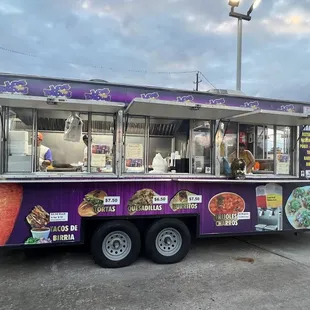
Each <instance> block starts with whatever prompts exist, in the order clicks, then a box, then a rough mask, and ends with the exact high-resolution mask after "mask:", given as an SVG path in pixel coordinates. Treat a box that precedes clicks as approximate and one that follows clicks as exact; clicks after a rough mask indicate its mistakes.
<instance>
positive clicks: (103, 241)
mask: <svg viewBox="0 0 310 310" xmlns="http://www.w3.org/2000/svg"><path fill="white" fill-rule="evenodd" d="M140 249H141V239H140V233H139V230H138V229H137V228H136V226H135V225H133V224H132V223H130V222H127V221H111V222H107V223H105V224H103V225H102V226H100V227H99V228H98V229H97V230H96V231H95V233H94V234H93V237H92V241H91V251H92V255H93V257H94V260H95V262H96V263H97V264H98V265H99V266H101V267H104V268H120V267H125V266H129V265H131V264H132V263H133V262H134V261H136V260H137V258H138V256H139V253H140Z"/></svg>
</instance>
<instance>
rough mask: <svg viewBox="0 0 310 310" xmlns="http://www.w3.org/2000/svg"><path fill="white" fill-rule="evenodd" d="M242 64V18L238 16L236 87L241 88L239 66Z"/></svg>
mask: <svg viewBox="0 0 310 310" xmlns="http://www.w3.org/2000/svg"><path fill="white" fill-rule="evenodd" d="M241 65H242V18H238V33H237V76H236V89H237V90H241V67H242V66H241Z"/></svg>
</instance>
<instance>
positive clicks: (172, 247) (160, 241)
mask: <svg viewBox="0 0 310 310" xmlns="http://www.w3.org/2000/svg"><path fill="white" fill-rule="evenodd" d="M155 245H156V249H157V251H158V252H159V253H160V254H161V255H163V256H173V255H175V254H176V253H177V252H178V251H179V250H180V248H181V246H182V236H181V234H180V233H179V231H178V230H176V229H174V228H165V229H163V230H162V231H160V232H159V234H158V235H157V237H156V240H155Z"/></svg>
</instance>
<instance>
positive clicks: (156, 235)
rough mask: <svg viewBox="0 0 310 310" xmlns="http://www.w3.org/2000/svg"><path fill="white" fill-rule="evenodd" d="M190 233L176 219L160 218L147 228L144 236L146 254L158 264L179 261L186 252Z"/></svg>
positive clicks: (188, 246) (189, 242) (189, 241)
mask: <svg viewBox="0 0 310 310" xmlns="http://www.w3.org/2000/svg"><path fill="white" fill-rule="evenodd" d="M190 244H191V234H190V232H189V230H188V228H187V226H186V225H185V224H184V223H183V222H182V221H180V220H178V219H168V218H166V219H162V220H159V221H157V222H155V223H154V224H152V225H151V227H150V228H149V229H148V231H147V234H146V238H145V250H146V253H147V256H148V257H149V258H150V259H151V260H152V261H154V262H155V263H158V264H174V263H177V262H180V261H181V260H182V259H183V258H184V257H185V256H186V255H187V253H188V251H189V248H190Z"/></svg>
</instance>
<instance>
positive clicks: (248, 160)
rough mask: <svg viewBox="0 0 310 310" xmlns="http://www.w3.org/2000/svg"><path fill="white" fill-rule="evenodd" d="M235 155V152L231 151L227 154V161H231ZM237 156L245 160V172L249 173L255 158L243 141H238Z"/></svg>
mask: <svg viewBox="0 0 310 310" xmlns="http://www.w3.org/2000/svg"><path fill="white" fill-rule="evenodd" d="M236 157H237V152H236V151H235V152H233V153H232V154H230V156H229V161H230V162H232V161H233V159H234V158H236ZM239 158H241V159H243V160H244V161H245V165H246V173H251V172H252V169H253V167H254V165H255V158H254V155H253V154H252V153H251V152H250V151H249V150H247V149H246V147H245V144H244V143H239Z"/></svg>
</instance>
